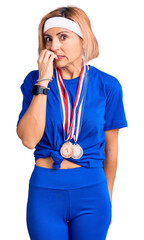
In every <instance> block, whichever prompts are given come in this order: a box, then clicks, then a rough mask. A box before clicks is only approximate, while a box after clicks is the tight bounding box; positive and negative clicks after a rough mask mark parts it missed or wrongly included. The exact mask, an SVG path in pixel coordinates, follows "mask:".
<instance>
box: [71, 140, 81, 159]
mask: <svg viewBox="0 0 144 240" xmlns="http://www.w3.org/2000/svg"><path fill="white" fill-rule="evenodd" d="M73 149H74V153H73V155H72V158H74V159H78V158H81V156H82V155H83V149H82V148H81V146H80V145H79V144H77V143H76V144H73Z"/></svg>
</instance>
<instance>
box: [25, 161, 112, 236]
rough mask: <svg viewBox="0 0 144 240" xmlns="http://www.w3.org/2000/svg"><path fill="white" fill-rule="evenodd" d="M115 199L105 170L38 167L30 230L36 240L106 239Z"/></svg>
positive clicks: (30, 203) (31, 199)
mask: <svg viewBox="0 0 144 240" xmlns="http://www.w3.org/2000/svg"><path fill="white" fill-rule="evenodd" d="M111 210H112V205H111V200H110V196H109V192H108V186H107V179H106V175H105V173H104V170H103V168H85V167H77V168H70V169H50V168H43V167H39V166H37V165H35V166H34V169H33V172H32V174H31V177H30V181H29V191H28V201H27V228H28V232H29V236H30V239H32V240H88V239H90V240H105V239H106V235H107V232H108V228H109V225H110V222H111Z"/></svg>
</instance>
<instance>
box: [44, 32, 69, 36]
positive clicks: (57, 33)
mask: <svg viewBox="0 0 144 240" xmlns="http://www.w3.org/2000/svg"><path fill="white" fill-rule="evenodd" d="M63 32H67V31H62V32H59V33H57V34H56V35H57V36H58V35H59V34H61V33H63ZM67 33H69V32H67ZM44 36H49V37H51V35H50V34H45V33H44Z"/></svg>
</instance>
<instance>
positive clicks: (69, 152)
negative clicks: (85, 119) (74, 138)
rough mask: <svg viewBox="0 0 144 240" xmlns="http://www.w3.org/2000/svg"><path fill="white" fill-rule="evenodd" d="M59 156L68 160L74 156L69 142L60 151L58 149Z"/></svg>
mask: <svg viewBox="0 0 144 240" xmlns="http://www.w3.org/2000/svg"><path fill="white" fill-rule="evenodd" d="M60 154H61V155H62V156H63V157H64V158H70V157H72V156H73V154H74V148H73V145H72V143H71V142H65V143H64V144H63V145H62V147H61V149H60Z"/></svg>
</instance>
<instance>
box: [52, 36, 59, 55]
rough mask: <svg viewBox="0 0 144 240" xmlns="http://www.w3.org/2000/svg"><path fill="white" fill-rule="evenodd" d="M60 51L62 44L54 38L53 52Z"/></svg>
mask: <svg viewBox="0 0 144 240" xmlns="http://www.w3.org/2000/svg"><path fill="white" fill-rule="evenodd" d="M58 49H60V42H59V40H58V39H57V38H53V39H52V41H51V51H53V52H54V51H56V50H58Z"/></svg>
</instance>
